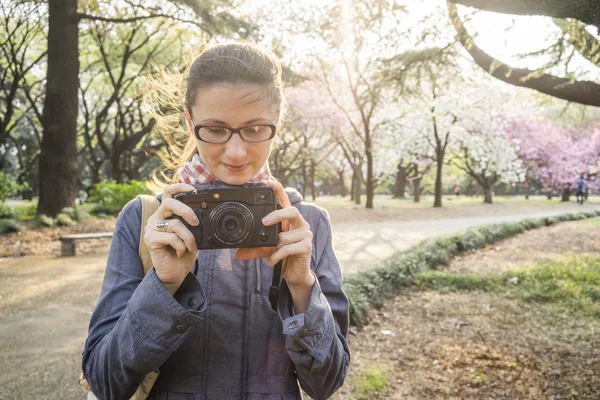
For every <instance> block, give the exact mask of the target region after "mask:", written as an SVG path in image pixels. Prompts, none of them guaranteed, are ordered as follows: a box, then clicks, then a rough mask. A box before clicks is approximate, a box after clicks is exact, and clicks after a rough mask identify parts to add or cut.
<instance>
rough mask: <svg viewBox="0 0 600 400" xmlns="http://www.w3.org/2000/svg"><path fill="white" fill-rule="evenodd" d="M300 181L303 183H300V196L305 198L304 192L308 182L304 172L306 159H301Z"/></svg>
mask: <svg viewBox="0 0 600 400" xmlns="http://www.w3.org/2000/svg"><path fill="white" fill-rule="evenodd" d="M302 182H303V183H304V185H302V193H301V194H302V198H303V199H305V198H306V196H305V193H306V185H307V184H308V179H307V174H306V160H305V159H302Z"/></svg>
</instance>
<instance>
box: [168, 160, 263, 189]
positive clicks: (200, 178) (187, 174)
mask: <svg viewBox="0 0 600 400" xmlns="http://www.w3.org/2000/svg"><path fill="white" fill-rule="evenodd" d="M177 176H179V182H183V183H187V184H188V185H194V184H202V183H206V182H214V181H216V180H217V177H216V176H214V175H213V174H212V173H211V172H210V171H209V170H208V167H207V166H206V164H204V162H203V161H202V160H201V159H200V155H199V154H198V153H196V154H194V156H193V157H192V160H191V161H186V162H185V163H184V164H183V167H182V168H179V170H178V171H177ZM273 180H275V179H274V178H273V177H272V176H271V170H270V169H269V163H268V162H266V163H265V165H263V166H262V168H261V169H260V171H258V173H257V174H256V175H254V177H253V178H252V179H250V182H253V183H256V182H265V181H273Z"/></svg>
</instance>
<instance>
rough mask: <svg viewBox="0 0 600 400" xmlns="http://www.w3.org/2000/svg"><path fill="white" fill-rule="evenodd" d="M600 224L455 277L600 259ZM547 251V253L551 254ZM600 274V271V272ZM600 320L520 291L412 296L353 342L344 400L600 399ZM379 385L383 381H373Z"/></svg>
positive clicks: (495, 257) (455, 266)
mask: <svg viewBox="0 0 600 400" xmlns="http://www.w3.org/2000/svg"><path fill="white" fill-rule="evenodd" d="M599 228H600V220H599V219H595V220H593V221H579V222H567V223H561V224H558V225H555V226H552V227H548V228H542V229H537V230H532V231H529V232H526V233H525V234H523V235H519V236H516V237H514V238H511V239H507V240H504V241H502V242H499V243H498V244H496V245H494V246H490V247H489V248H486V249H484V250H482V251H478V252H475V253H472V254H469V255H467V256H464V257H460V258H456V259H454V261H453V262H452V263H451V264H450V265H449V266H448V267H447V270H448V271H454V272H460V273H469V274H472V273H489V272H503V271H506V269H507V267H506V265H505V260H508V264H510V265H511V268H513V269H515V268H516V269H519V268H521V269H525V268H529V267H530V266H531V265H532V264H535V263H538V262H541V261H547V260H558V259H562V258H561V257H564V256H568V255H569V254H570V253H571V254H572V253H576V254H596V255H597V254H598V250H599V249H600V229H599ZM544 250H545V251H544ZM599 267H600V266H599ZM599 330H600V319H599V318H597V317H590V316H588V315H583V314H580V313H571V312H560V311H557V309H556V308H553V307H550V306H547V305H540V304H538V303H529V302H523V301H520V300H519V299H518V298H516V297H515V296H513V295H511V292H502V291H500V292H483V291H477V290H475V291H469V292H453V291H433V290H422V291H419V290H408V291H406V292H405V293H403V294H401V295H399V296H397V297H396V298H394V299H391V300H389V301H388V302H387V303H386V304H385V305H384V306H383V307H382V308H381V309H380V310H379V311H378V312H377V313H375V314H373V315H372V316H371V318H370V320H369V322H368V324H367V325H366V326H364V327H363V328H361V329H359V330H358V331H353V332H354V334H351V335H350V336H349V344H350V349H351V351H352V356H353V358H352V363H351V369H350V373H349V375H348V377H347V381H346V384H345V386H344V387H343V388H342V389H341V390H340V391H339V393H338V394H337V395H336V396H335V397H334V398H336V399H352V398H359V396H357V390H356V389H357V387H362V386H364V382H365V381H366V380H368V379H367V378H366V377H365V371H368V370H372V371H375V373H376V374H375V375H379V376H380V377H385V380H386V381H387V382H388V383H387V385H385V387H384V388H382V389H381V392H380V393H379V394H374V393H373V392H371V393H370V394H367V395H365V396H364V398H373V399H375V398H377V399H494V398H498V399H500V398H506V399H598V398H600V369H599V368H598V365H600V339H599V337H598V331H599ZM371 381H373V379H371Z"/></svg>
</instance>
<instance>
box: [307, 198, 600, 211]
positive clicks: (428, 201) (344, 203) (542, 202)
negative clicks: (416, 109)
mask: <svg viewBox="0 0 600 400" xmlns="http://www.w3.org/2000/svg"><path fill="white" fill-rule="evenodd" d="M306 201H308V202H313V201H312V197H311V196H310V195H307V198H306ZM366 201H367V196H365V195H363V196H361V205H360V206H357V205H356V204H354V202H353V201H350V197H349V196H346V197H344V198H342V197H340V196H321V197H318V198H317V200H316V201H315V202H314V203H316V204H318V205H320V206H321V207H324V208H327V209H329V208H344V209H353V208H356V207H364V206H365V204H366ZM373 202H374V204H375V208H409V209H413V208H430V207H431V206H432V204H433V196H431V195H425V196H421V202H420V203H414V202H413V200H412V198H406V199H394V198H392V196H390V195H375V198H374V200H373ZM571 203H573V204H575V201H574V200H573V201H572V202H571ZM588 203H590V204H600V197H599V196H591V197H590V199H589V201H588ZM482 204H483V197H482V196H479V197H469V196H459V197H455V196H449V195H445V196H443V198H442V205H443V206H444V207H449V208H453V207H461V206H472V205H482ZM494 204H506V205H535V206H544V207H557V206H560V205H564V204H565V203H561V201H560V199H558V198H556V197H555V198H553V199H552V200H548V199H547V198H546V197H545V196H532V197H531V198H530V199H529V200H525V198H524V197H523V196H496V197H494ZM486 206H488V205H486Z"/></svg>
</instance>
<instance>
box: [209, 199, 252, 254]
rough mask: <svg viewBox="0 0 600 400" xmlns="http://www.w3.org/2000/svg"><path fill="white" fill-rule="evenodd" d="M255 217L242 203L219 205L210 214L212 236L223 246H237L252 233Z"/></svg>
mask: <svg viewBox="0 0 600 400" xmlns="http://www.w3.org/2000/svg"><path fill="white" fill-rule="evenodd" d="M253 228H254V217H253V216H252V213H251V212H250V210H249V209H248V208H247V207H246V206H244V205H243V204H240V203H234V202H227V203H223V204H220V205H218V206H217V207H215V209H214V210H213V211H212V212H211V214H210V229H211V232H210V233H211V234H212V237H213V238H214V239H215V241H216V242H217V243H219V244H220V245H221V246H223V247H236V246H238V245H240V244H242V243H243V242H245V241H246V240H247V239H248V238H249V237H250V236H251V234H252V231H253Z"/></svg>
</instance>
